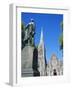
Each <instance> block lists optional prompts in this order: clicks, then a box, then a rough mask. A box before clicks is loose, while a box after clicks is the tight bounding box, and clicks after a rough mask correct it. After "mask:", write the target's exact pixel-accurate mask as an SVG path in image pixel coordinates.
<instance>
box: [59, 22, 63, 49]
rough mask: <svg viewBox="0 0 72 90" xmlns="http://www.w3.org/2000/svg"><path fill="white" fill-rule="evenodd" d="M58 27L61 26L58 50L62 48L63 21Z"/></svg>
mask: <svg viewBox="0 0 72 90" xmlns="http://www.w3.org/2000/svg"><path fill="white" fill-rule="evenodd" d="M60 27H61V30H62V34H61V36H60V37H59V43H60V50H63V21H61V23H60Z"/></svg>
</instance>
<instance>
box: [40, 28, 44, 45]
mask: <svg viewBox="0 0 72 90" xmlns="http://www.w3.org/2000/svg"><path fill="white" fill-rule="evenodd" d="M43 43H44V41H43V28H41V35H40V43H39V44H40V45H41V44H43Z"/></svg>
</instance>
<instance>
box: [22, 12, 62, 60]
mask: <svg viewBox="0 0 72 90" xmlns="http://www.w3.org/2000/svg"><path fill="white" fill-rule="evenodd" d="M31 19H34V21H35V32H36V34H35V45H38V44H39V40H40V33H41V28H43V35H44V45H45V48H46V59H47V61H48V60H50V58H51V55H52V54H53V53H55V54H56V55H57V57H58V59H61V60H62V52H61V51H60V49H59V37H60V35H61V33H62V30H61V27H60V22H62V21H63V15H62V14H43V13H41V14H40V13H24V12H22V13H21V21H22V22H24V23H25V25H27V24H28V23H29V22H30V20H31Z"/></svg>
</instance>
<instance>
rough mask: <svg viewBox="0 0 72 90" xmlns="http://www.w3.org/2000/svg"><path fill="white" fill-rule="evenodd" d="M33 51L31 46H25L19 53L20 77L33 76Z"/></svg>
mask: <svg viewBox="0 0 72 90" xmlns="http://www.w3.org/2000/svg"><path fill="white" fill-rule="evenodd" d="M33 50H34V47H32V46H25V47H24V48H23V50H22V51H21V75H22V77H29V76H33V69H32V64H33Z"/></svg>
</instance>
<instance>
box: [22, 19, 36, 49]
mask: <svg viewBox="0 0 72 90" xmlns="http://www.w3.org/2000/svg"><path fill="white" fill-rule="evenodd" d="M23 33H24V37H23V41H22V49H23V48H24V46H26V45H31V46H34V35H35V23H34V20H33V19H31V22H30V23H28V25H27V26H26V27H25V30H24V31H23ZM22 35H23V34H22Z"/></svg>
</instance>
